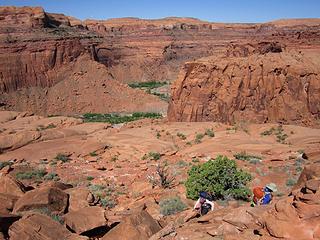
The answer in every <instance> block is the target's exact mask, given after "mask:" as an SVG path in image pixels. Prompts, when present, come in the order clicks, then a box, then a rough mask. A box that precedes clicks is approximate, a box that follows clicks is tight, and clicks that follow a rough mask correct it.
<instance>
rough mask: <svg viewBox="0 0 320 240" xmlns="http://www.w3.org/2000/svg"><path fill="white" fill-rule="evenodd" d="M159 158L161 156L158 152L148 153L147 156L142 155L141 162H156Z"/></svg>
mask: <svg viewBox="0 0 320 240" xmlns="http://www.w3.org/2000/svg"><path fill="white" fill-rule="evenodd" d="M160 158H161V154H160V153H158V152H149V153H148V154H145V155H143V157H142V160H146V159H151V160H154V161H157V160H159V159H160Z"/></svg>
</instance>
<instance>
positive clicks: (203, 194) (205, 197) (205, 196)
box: [199, 191, 213, 201]
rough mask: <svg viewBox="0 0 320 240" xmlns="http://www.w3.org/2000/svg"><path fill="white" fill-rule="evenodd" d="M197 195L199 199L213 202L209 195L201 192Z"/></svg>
mask: <svg viewBox="0 0 320 240" xmlns="http://www.w3.org/2000/svg"><path fill="white" fill-rule="evenodd" d="M199 195H200V198H204V199H207V200H209V201H212V200H213V198H212V196H211V194H210V193H207V192H204V191H201V192H200V193H199Z"/></svg>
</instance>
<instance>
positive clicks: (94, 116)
mask: <svg viewBox="0 0 320 240" xmlns="http://www.w3.org/2000/svg"><path fill="white" fill-rule="evenodd" d="M161 117H162V115H161V114H160V113H151V112H149V113H148V112H146V113H143V112H135V113H132V114H129V115H120V114H116V113H106V114H101V113H86V114H83V117H82V118H83V120H84V122H107V123H111V124H119V123H126V122H132V121H136V120H139V119H144V118H153V119H158V118H161Z"/></svg>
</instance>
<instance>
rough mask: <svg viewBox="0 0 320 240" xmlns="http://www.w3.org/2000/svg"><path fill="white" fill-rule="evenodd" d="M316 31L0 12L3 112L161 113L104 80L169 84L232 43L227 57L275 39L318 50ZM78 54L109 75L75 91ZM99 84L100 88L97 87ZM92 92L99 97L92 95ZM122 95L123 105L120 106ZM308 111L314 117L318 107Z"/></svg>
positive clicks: (309, 23) (295, 26)
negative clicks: (185, 66)
mask: <svg viewBox="0 0 320 240" xmlns="http://www.w3.org/2000/svg"><path fill="white" fill-rule="evenodd" d="M319 26H320V21H319V20H318V19H306V20H299V19H295V20H286V21H275V22H270V23H265V24H222V23H210V22H205V21H200V20H198V19H193V18H165V19H160V20H142V19H135V18H124V19H111V20H106V21H96V20H86V21H84V22H81V21H80V20H77V19H75V18H72V17H68V16H64V15H63V14H50V13H46V12H44V10H43V9H42V8H30V7H23V8H17V7H0V93H1V95H0V107H3V108H4V109H10V110H20V111H21V110H28V111H33V112H36V113H40V114H71V113H83V112H88V111H94V112H115V111H116V112H119V111H120V112H123V111H126V112H132V111H150V110H152V111H162V110H163V109H165V108H166V105H165V104H164V103H163V102H161V101H159V99H155V98H153V99H152V98H151V97H150V96H149V97H147V96H145V95H144V96H143V94H141V92H140V93H139V91H130V90H127V89H125V88H123V87H121V86H114V85H115V84H113V83H111V82H108V83H105V82H104V81H105V80H109V79H111V80H116V81H117V82H119V81H120V82H123V83H128V82H139V81H153V80H156V81H172V80H174V79H176V77H177V75H178V72H179V69H180V66H182V65H183V64H184V62H186V61H189V60H194V59H198V58H200V57H206V56H212V55H218V54H220V53H222V52H225V51H226V50H230V45H231V50H232V51H231V52H235V50H236V51H238V52H239V54H240V55H243V54H246V51H247V50H246V49H241V48H240V49H239V48H238V47H235V46H239V45H241V44H247V43H250V44H254V43H257V42H261V41H277V42H279V43H280V44H281V45H283V44H284V45H286V46H287V48H288V49H289V50H290V49H307V50H311V49H312V50H313V49H318V48H319V47H318V46H319V44H320V38H319V35H320V31H319ZM233 47H235V48H236V49H232V48H233ZM249 48H250V47H249ZM239 54H238V55H239ZM83 55H86V56H88V59H90V60H87V61H88V66H89V67H90V66H91V65H92V61H98V62H99V63H102V64H103V65H104V66H105V67H107V69H106V68H105V69H104V71H103V72H104V73H105V74H104V77H101V74H97V75H95V74H93V75H90V76H87V78H86V79H87V81H88V84H83V85H81V84H80V88H81V89H77V88H76V87H75V85H77V84H78V83H76V81H77V80H78V78H79V75H78V74H79V72H75V71H74V66H75V64H76V63H77V62H78V60H79V59H81V58H82V56H83ZM90 61H91V62H90ZM93 65H94V67H95V66H96V65H95V64H93ZM103 65H101V66H103ZM240 70H241V69H240ZM88 72H89V71H88ZM80 74H82V73H80ZM84 74H85V73H84ZM90 74H92V73H90ZM306 77H309V76H306ZM75 78H76V81H75ZM93 81H95V83H96V82H98V86H97V85H95V84H91V83H92V82H93ZM116 81H115V82H116ZM100 83H101V84H105V85H104V86H103V87H100ZM59 84H60V85H59ZM44 88H49V89H44ZM97 89H99V90H103V91H102V93H97V94H96V91H97ZM67 90H69V91H67ZM87 90H90V91H87ZM316 90H317V89H314V90H312V91H316ZM87 92H89V93H87ZM4 93H5V94H7V95H5V94H4ZM85 94H88V95H85ZM84 95H85V96H86V97H85V98H83V97H79V96H84ZM119 95H121V96H122V97H123V98H124V99H126V101H125V102H126V103H127V104H125V103H124V101H123V99H120V100H119V101H118V100H117V99H118V97H119ZM315 97H317V96H315ZM84 99H85V101H83V100H84ZM96 99H99V101H96ZM137 99H138V100H139V101H138V100H137ZM101 103H105V104H104V105H103V106H101ZM129 103H130V104H129ZM142 103H143V104H142ZM146 105H148V106H146ZM312 108H313V109H312V110H310V111H312V112H314V111H317V110H316V108H317V107H316V106H312ZM275 115H276V113H275ZM290 118H291V117H290ZM299 119H300V118H299V117H298V120H299Z"/></svg>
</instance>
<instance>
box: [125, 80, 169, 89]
mask: <svg viewBox="0 0 320 240" xmlns="http://www.w3.org/2000/svg"><path fill="white" fill-rule="evenodd" d="M166 84H168V83H167V82H155V81H151V82H135V83H129V84H128V85H129V87H131V88H146V89H150V90H151V89H154V88H159V87H162V86H164V85H166Z"/></svg>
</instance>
